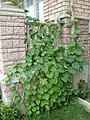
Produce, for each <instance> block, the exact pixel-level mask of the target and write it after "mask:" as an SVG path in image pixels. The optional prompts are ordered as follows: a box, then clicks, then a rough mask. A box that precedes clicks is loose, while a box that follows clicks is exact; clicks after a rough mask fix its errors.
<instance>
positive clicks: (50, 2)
mask: <svg viewBox="0 0 90 120" xmlns="http://www.w3.org/2000/svg"><path fill="white" fill-rule="evenodd" d="M68 5H69V0H44V18H45V19H56V17H57V15H59V14H61V13H63V12H65V11H67V9H68Z"/></svg>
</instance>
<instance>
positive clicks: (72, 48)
mask: <svg viewBox="0 0 90 120" xmlns="http://www.w3.org/2000/svg"><path fill="white" fill-rule="evenodd" d="M27 19H28V22H29V37H28V38H29V39H25V43H26V44H29V45H30V44H31V45H33V47H32V48H31V49H30V46H29V47H28V51H27V55H26V64H23V63H18V64H17V65H15V66H14V67H13V69H12V70H11V71H10V72H9V73H8V76H7V78H6V81H7V82H9V84H10V86H9V88H10V89H11V90H12V91H13V97H12V101H13V103H14V104H15V106H17V107H19V105H20V104H21V103H22V104H23V105H24V107H25V109H26V113H27V115H29V116H32V115H38V114H40V112H41V111H45V110H48V111H49V110H50V109H51V108H53V107H55V106H61V105H66V104H68V103H69V102H70V100H71V99H72V97H73V96H75V95H77V94H78V91H77V90H74V89H73V88H72V81H73V74H75V73H76V71H80V70H82V69H83V65H84V61H83V56H82V55H83V49H82V42H81V39H80V38H79V34H80V28H79V27H78V20H77V19H76V18H75V19H74V21H73V22H74V24H75V31H74V33H73V34H70V35H68V36H65V39H67V38H68V39H69V40H72V39H73V41H70V42H69V43H68V44H67V45H62V44H61V42H60V40H61V36H62V29H63V23H61V22H58V23H57V24H53V23H40V21H38V20H37V19H32V18H31V17H27ZM13 78H14V79H15V78H16V79H18V81H19V82H17V83H13V84H12V80H13ZM20 85H21V86H22V87H21V88H22V90H21V92H20V90H19V89H18V88H19V87H18V86H20Z"/></svg>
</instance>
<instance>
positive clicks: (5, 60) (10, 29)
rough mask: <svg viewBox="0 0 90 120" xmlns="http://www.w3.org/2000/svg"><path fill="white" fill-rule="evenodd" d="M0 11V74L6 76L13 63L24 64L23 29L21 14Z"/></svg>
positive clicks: (22, 16)
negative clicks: (19, 62) (21, 62)
mask: <svg viewBox="0 0 90 120" xmlns="http://www.w3.org/2000/svg"><path fill="white" fill-rule="evenodd" d="M2 10H3V8H0V72H2V73H3V74H6V73H7V72H8V70H9V68H10V67H12V65H13V63H14V62H16V61H24V62H25V44H24V34H25V31H24V30H25V29H24V13H23V12H22V13H19V11H18V10H16V11H15V12H12V10H11V11H10V9H9V11H8V10H7V11H6V10H3V11H2ZM14 13H15V14H14Z"/></svg>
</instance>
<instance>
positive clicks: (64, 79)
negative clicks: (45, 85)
mask: <svg viewBox="0 0 90 120" xmlns="http://www.w3.org/2000/svg"><path fill="white" fill-rule="evenodd" d="M68 79H69V74H68V73H65V74H64V75H63V77H62V81H64V82H67V81H68Z"/></svg>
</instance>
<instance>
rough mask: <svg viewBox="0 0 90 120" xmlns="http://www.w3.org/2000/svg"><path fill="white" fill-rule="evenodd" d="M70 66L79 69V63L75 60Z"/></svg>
mask: <svg viewBox="0 0 90 120" xmlns="http://www.w3.org/2000/svg"><path fill="white" fill-rule="evenodd" d="M72 67H73V68H74V69H76V70H79V67H80V65H79V63H78V62H75V63H73V64H72Z"/></svg>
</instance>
